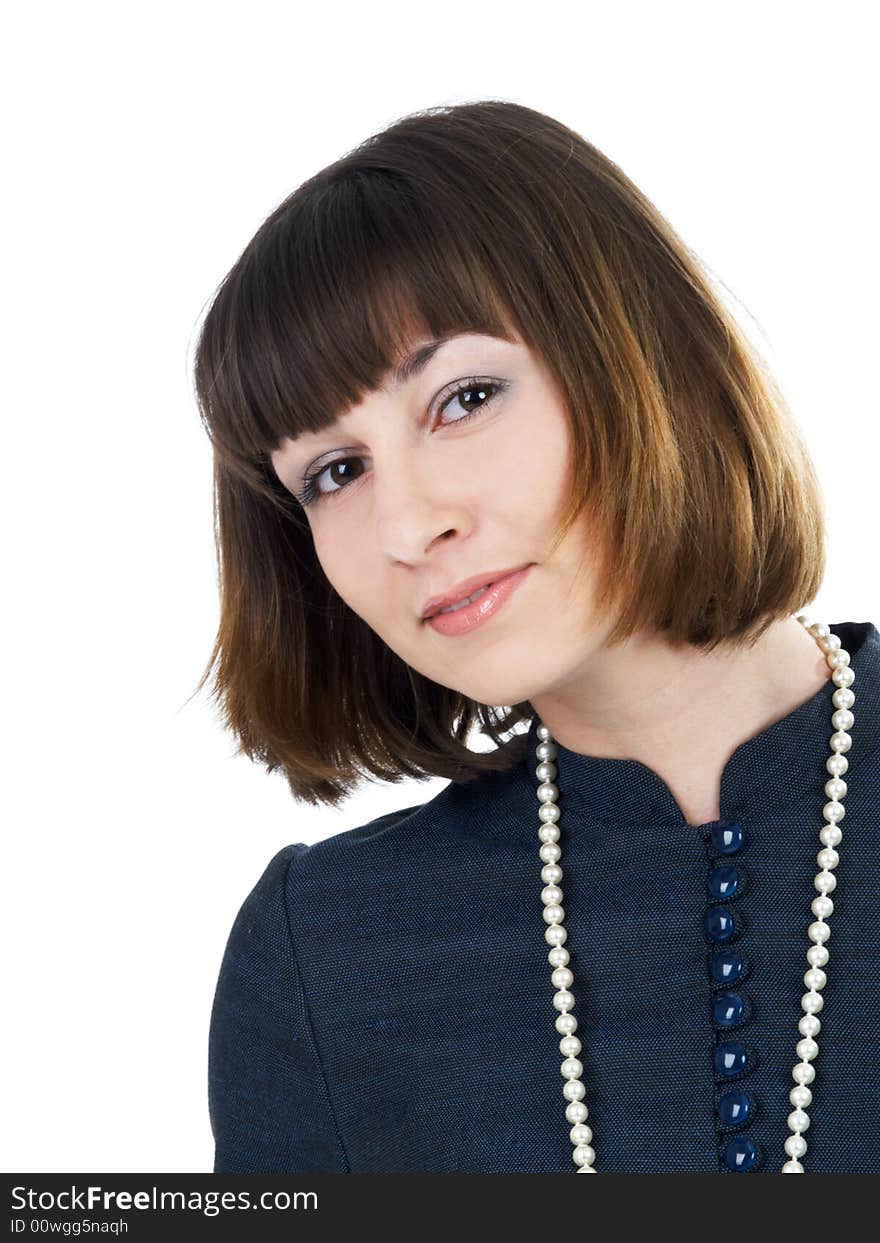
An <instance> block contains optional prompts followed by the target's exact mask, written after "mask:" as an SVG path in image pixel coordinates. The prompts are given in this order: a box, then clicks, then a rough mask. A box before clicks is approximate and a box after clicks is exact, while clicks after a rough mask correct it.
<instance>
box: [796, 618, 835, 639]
mask: <svg viewBox="0 0 880 1243" xmlns="http://www.w3.org/2000/svg"><path fill="white" fill-rule="evenodd" d="M800 616H801V617H803V616H804V614H803V613H801V614H800ZM807 629H808V630H809V632H810V634H812V635H814V636H815V638H817V639H827V638H828V636H829V635H830V634H831V627H830V626H829V625H828V624H827V622H811V623H810V624H809V626H807Z"/></svg>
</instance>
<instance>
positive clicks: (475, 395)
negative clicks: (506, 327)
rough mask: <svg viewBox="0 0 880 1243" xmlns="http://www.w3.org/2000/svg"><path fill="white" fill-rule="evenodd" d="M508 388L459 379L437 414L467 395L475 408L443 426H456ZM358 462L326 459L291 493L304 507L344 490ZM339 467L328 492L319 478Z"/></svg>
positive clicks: (502, 383)
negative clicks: (334, 484)
mask: <svg viewBox="0 0 880 1243" xmlns="http://www.w3.org/2000/svg"><path fill="white" fill-rule="evenodd" d="M507 387H508V382H507V381H506V380H480V379H476V378H471V379H469V380H459V381H458V383H457V384H456V385H455V386H454V388H453V389H452V391H451V392H449V393H447V394H446V395H445V396H444V395H443V394H442V393H441V395H440V404H439V405H438V406H437V412H438V414H443V413H444V412H445V411H446V410H447V409H448V408H449V407H450V406H451V405H452V403H453V402H454V401H456V400H457V399H458V398H462V397H466V398H468V400H469V401H471V400H476V401H477V402H478V403H479V404H478V405H477V406H476V407H475V409H473V410H465V412H464V413H463V414H462V415H461V417H460V418H457V419H452V420H450V422H449V423H447V424H446V426H458V425H459V424H460V423H467V422H469V421H470V420H471V419H475V418H478V417H479V415H480V414H482V412H483V411H484V410H485V409H486V407H487V406H489V405H491V404H492V403H493V402H494V401H495V400H496V399H497V398H498V397H499V396H500V394H501V393H502V392H503V391H504V390H505V389H506V388H507ZM359 462H363V458H358V457H347V458H335V459H334V460H333V461H332V462H326V463H325V464H324V465H323V466H322V467H321V468H320V469H319V470H316V471H313V472H312V473H311V474H306V475H304V476H303V478H302V480H301V486H300V489H299V491H297V492H295V493H294V495H295V496H296V499H297V500H298V501H299V503H300V504H301V505H302V506H303V507H306V506H308V505H311V504H313V503H314V502H316V501H319V500H322V499H324V498H326V497H330V496H338V495H339V493H340V492H344V491H345V486H346V483H350V482H351V481H352V476H351V475H348V474H347V472H348V469H349V468H350V466H351V465H352V464H353V463H359ZM340 468H341V469H342V471H343V472H345V473H344V474H343V478H342V479H340V478H339V477H338V476H337V477H335V478H333V480H332V481H333V482H334V483H336V484H338V485H339V486H338V487H335V488H332V489H330V490H329V491H328V490H325V489H324V488H320V487H319V486H318V480H319V479H321V478H322V477H323V476H324V475H327V473H328V472H332V471H337V470H339V469H340ZM359 477H360V472H357V473H356V474H355V475H354V476H353V478H354V479H357V478H359Z"/></svg>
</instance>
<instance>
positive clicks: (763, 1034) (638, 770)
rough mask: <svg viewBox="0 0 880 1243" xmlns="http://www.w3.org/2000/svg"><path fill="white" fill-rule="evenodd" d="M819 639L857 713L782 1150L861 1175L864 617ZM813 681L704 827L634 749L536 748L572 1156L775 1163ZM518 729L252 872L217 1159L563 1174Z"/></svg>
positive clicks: (869, 987)
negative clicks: (803, 1101) (830, 640)
mask: <svg viewBox="0 0 880 1243" xmlns="http://www.w3.org/2000/svg"><path fill="white" fill-rule="evenodd" d="M831 629H832V630H833V631H834V632H835V633H836V634H838V635H839V636H840V638H841V640H842V643H843V646H844V647H845V648H846V649H847V650H848V651H849V652H850V655H851V667H852V668H853V670H854V672H855V674H856V678H855V682H854V685H853V690H854V692H855V696H856V698H855V703H854V705H853V709H852V710H853V714H854V716H855V723H854V725H853V727H852V731H851V732H852V737H853V743H852V747H851V749H850V751H849V752H848V754H847V758H848V760H849V762H850V769H849V772H847V773H846V775H845V780H846V782H847V785H848V793H847V796H846V798H845V800H844V802H845V808H846V815H845V818H844V819H843V821H842V822H841V826H840V827H841V830H842V833H843V840H842V842H841V844H840V846H839V853H840V863H839V865H838V867H837V869H836V872H835V875H836V877H837V886H836V888H835V890H834V892H833V894H832V898H833V900H834V903H835V908H836V909H835V910H834V912H833V913H832V914H831V915H830V916H829V919H828V922H829V925H830V927H831V937H830V939H829V941H828V943H827V945H828V949H829V953H830V958H829V962H828V965H827V968H826V971H827V975H828V983H827V986H826V987H825V989H824V990H823V997H824V1000H825V1004H824V1007H823V1009H822V1010H821V1012H820V1013H819V1018H820V1020H821V1023H822V1028H821V1031H820V1032H819V1034H818V1037H817V1041H818V1044H819V1053H818V1056H817V1058H816V1059H815V1060H814V1061H813V1063H812V1064H813V1066H814V1068H815V1071H816V1077H815V1080H814V1082H813V1083H812V1084H811V1085H810V1087H811V1089H812V1092H813V1101H812V1104H811V1105H810V1106H809V1107H808V1109H807V1112H808V1113H809V1115H810V1119H811V1125H810V1127H809V1130H808V1131H807V1132H806V1133H805V1138H806V1140H807V1144H808V1148H807V1151H806V1154H805V1155H804V1156H803V1158H802V1162H803V1165H804V1170H805V1172H806V1173H873V1174H876V1173H880V1057H878V1055H880V1043H878V1041H880V634H878V631H877V629H876V627H875V626H874V625H872V624H871V623H870V622H847V623H837V624H832V625H831ZM835 689H836V688H835V686H834V684H833V683H832V682H831V681H830V680H829V682H828V684H827V686H825V687H823V688H822V689H821V690H820V691H818V692H817V693H816V694H815V695H814V696H813V697H812V698H811V699H809V700H807V701H806V702H804V703H802V704H801V705H800V706H798V707H797V708H796V709H795V710H794V711H793V712H790V713H789V714H788V715H787V716H786V717H784V718H782V719H781V720H779V721H777V722H775V723H774V724H772V725H770V726H769V727H768V728H767V729H765V730H763V731H762V732H761V733H760V734H757V735H755V736H754V737H753V738H750V739H749V740H748V741H746V742H745V743H743V744H742V745H741V746H739V747H738V748H737V750H736V751H735V752H734V754H733V755H732V756H731V758H730V759H729V761H728V763H727V766H726V768H725V770H724V775H723V778H722V783H721V804H720V810H721V820H720V821H717V822H713V823H710V824H704V825H700V826H699V827H693V826H690V825H688V824H687V823H686V821H685V818H684V816H683V815H682V812H681V810H680V808H679V807H678V805H677V803H676V801H675V799H674V798H673V796H672V794H671V792H670V791H669V789H668V787H667V786H666V785H665V783H664V782H663V781H662V780H661V779H660V778H659V777H658V776H657V774H655V773H654V772H653V771H652V770H651V769H649V768H647V767H646V766H645V765H643V764H641V763H639V762H638V761H635V760H624V759H606V758H596V757H591V756H584V755H580V754H578V753H576V752H572V751H569V750H568V749H566V748H565V747H563V746H561V745H558V752H559V754H558V759H557V767H558V776H557V784H558V786H559V790H560V796H559V805H560V810H561V813H562V815H561V818H560V821H559V825H560V829H561V830H562V838H561V845H562V848H563V853H562V860H561V862H562V866H563V869H564V876H563V879H562V882H561V884H562V888H563V894H564V897H563V905H564V908H565V925H566V928H567V929H568V940H567V942H566V946H567V948H568V949H569V952H570V954H571V963H570V966H571V968H572V971H573V973H574V983H573V985H572V991H573V992H574V995H575V999H576V1004H575V1008H574V1014H575V1015H576V1017H577V1019H578V1030H577V1033H576V1034H577V1035H578V1037H579V1038H580V1040H581V1041H582V1044H583V1049H582V1052H581V1054H580V1058H581V1060H582V1061H583V1063H584V1073H583V1077H582V1081H583V1083H584V1087H585V1089H586V1094H585V1097H584V1101H585V1103H586V1104H587V1106H588V1109H589V1117H588V1119H587V1122H588V1124H589V1125H590V1126H591V1127H592V1128H593V1133H594V1138H593V1141H592V1142H593V1146H594V1148H595V1149H596V1153H597V1156H596V1161H595V1168H596V1171H597V1173H602V1172H609V1173H681V1172H692V1173H732V1172H739V1173H742V1172H754V1173H777V1172H779V1170H780V1169H781V1167H782V1164H783V1162H785V1161H786V1160H787V1159H788V1157H787V1154H786V1152H785V1149H784V1147H783V1144H784V1141H785V1139H786V1138H787V1137H788V1135H789V1134H790V1132H789V1130H788V1127H787V1124H786V1119H787V1116H788V1114H789V1113H790V1111H791V1109H792V1108H793V1106H792V1105H791V1104H790V1102H789V1095H788V1094H789V1091H790V1089H791V1088H792V1087H793V1086H794V1081H793V1079H792V1077H791V1071H792V1067H793V1066H794V1065H795V1063H796V1062H798V1061H799V1060H800V1059H799V1057H798V1055H797V1053H796V1051H795V1046H796V1044H797V1042H798V1041H799V1040H800V1039H801V1038H802V1037H801V1034H800V1032H799V1031H798V1026H797V1024H798V1020H799V1019H800V1018H801V1017H802V1014H803V1011H802V1009H801V1005H800V1000H801V996H802V994H803V993H804V991H805V984H804V981H803V975H804V972H805V971H806V970H807V969H808V967H809V963H808V962H807V958H806V951H807V949H808V947H809V944H810V942H809V941H808V938H807V927H808V925H809V923H810V922H811V921H812V920H813V918H814V916H813V915H812V913H811V911H810V903H811V900H812V899H813V898H814V897H816V896H817V891H816V890H815V888H814V885H813V877H814V876H815V874H816V872H817V871H818V870H819V869H818V866H817V863H816V854H817V851H818V850H819V849H820V848H821V843H820V842H819V830H820V829H821V828H822V826H823V825H824V823H825V821H824V819H823V817H822V807H823V804H824V803H825V802H826V801H827V798H826V795H825V792H824V788H823V787H824V784H825V782H826V781H827V780H828V778H829V776H830V774H829V773H828V772H827V771H826V768H825V761H826V759H827V758H828V756H829V755H830V754H831V752H830V750H829V746H828V739H829V737H830V735H831V733H832V732H833V726H832V725H831V724H830V717H831V713H832V712H833V711H834V706H833V705H832V703H831V694H832V692H833V691H834V690H835ZM536 741H537V739H536V736H535V726H534V725H533V726H532V729H531V731H530V739H529V742H530V750H529V760H528V762H524V763H523V764H522V765H521V766H519V767H517V769H516V770H514V771H512V772H509V773H503V774H487V775H485V776H481V777H480V778H478V779H477V780H475V781H473V782H466V783H463V784H458V783H451V784H449V785H448V786H447V787H446V788H445V789H443V790H442V791H441V792H440V793H439V794H438V795H437V796H436V797H435V798H433V799H431V800H430V801H429V802H427V803H425V804H424V805H422V806H417V807H411V808H407V809H406V810H403V811H395V812H392V813H390V814H388V815H385V816H380V817H378V818H377V819H375V820H372V821H371V822H370V823H368V824H365V825H362V826H361V827H359V828H356V829H352V830H350V831H347V832H344V833H339V834H337V835H336V836H334V837H331V838H329V839H327V840H325V841H321V842H318V843H316V844H314V845H312V846H306V845H304V844H302V843H294V844H293V845H289V846H286V847H284V849H283V850H280V851H279V852H278V853H277V854H276V855H275V857H274V858H273V859H272V860H271V862H270V863H269V865H268V867H267V868H266V870H265V872H264V873H263V875H262V876H261V878H260V879H259V881H258V882H257V884H256V886H255V887H254V889H253V890H252V891H251V893H250V894H249V896H248V897H247V898H246V900H245V901H244V904H243V905H242V907H241V910H240V912H239V914H238V917H237V919H236V920H235V923H234V925H233V927H232V931H231V934H230V937H229V942H228V945H227V947H226V952H225V955H224V958H223V963H222V967H221V970H220V975H219V980H218V984H217V991H216V996H215V1000H214V1006H213V1010H212V1014H211V1026H210V1038H209V1085H208V1086H209V1109H210V1120H211V1126H212V1129H213V1134H214V1139H215V1144H216V1150H215V1163H214V1172H215V1173H221V1172H222V1173H320V1172H339V1173H397V1172H426V1173H452V1172H465V1173H546V1174H551V1173H575V1172H576V1167H575V1165H574V1162H573V1160H572V1144H571V1140H570V1139H569V1130H570V1125H571V1124H570V1123H569V1122H568V1121H567V1119H566V1117H565V1106H566V1104H567V1101H566V1098H565V1097H564V1096H563V1092H562V1088H563V1084H564V1082H565V1081H564V1079H563V1077H562V1075H561V1073H560V1064H561V1061H562V1055H561V1054H560V1052H559V1040H560V1035H559V1033H558V1032H557V1030H556V1028H555V1025H554V1022H555V1019H556V1017H557V1011H556V1010H555V1009H554V1007H553V1004H552V998H553V993H554V991H555V989H554V986H553V984H552V982H551V980H550V971H551V968H550V965H549V963H548V961H547V951H548V948H549V947H548V945H547V942H546V941H545V939H544V930H545V927H546V925H545V923H544V920H543V918H542V910H543V907H542V902H541V898H540V893H541V888H542V881H541V878H540V869H541V866H542V865H541V861H540V858H539V856H538V849H539V846H540V842H539V840H538V836H537V830H538V825H539V820H538V815H537V808H538V802H537V798H536V795H535V788H536V785H537V779H536V777H535V776H534V766H535V761H534V758H533V757H534V746H535V743H536ZM731 826H733V827H732V831H728V832H724V831H723V830H731ZM740 830H741V840H740V837H739V834H740ZM731 846H732V849H731V850H730V851H729V853H724V849H725V848H729V847H731ZM722 869H726V870H722ZM731 883H733V884H734V885H735V888H733V889H731V888H730V885H731ZM719 911H726V912H727V915H726V916H725V915H724V914H721V915H719ZM727 933H729V934H730V935H729V936H728V939H726V940H725V939H721V940H717V939H713V938H715V937H717V936H718V935H719V934H720V935H721V937H722V938H723V937H724V936H725V935H726V934H727ZM713 975H717V977H718V978H717V979H716V978H713ZM726 1046H729V1047H726ZM728 1072H729V1073H728Z"/></svg>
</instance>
